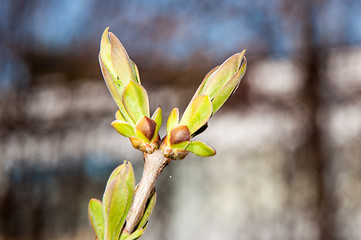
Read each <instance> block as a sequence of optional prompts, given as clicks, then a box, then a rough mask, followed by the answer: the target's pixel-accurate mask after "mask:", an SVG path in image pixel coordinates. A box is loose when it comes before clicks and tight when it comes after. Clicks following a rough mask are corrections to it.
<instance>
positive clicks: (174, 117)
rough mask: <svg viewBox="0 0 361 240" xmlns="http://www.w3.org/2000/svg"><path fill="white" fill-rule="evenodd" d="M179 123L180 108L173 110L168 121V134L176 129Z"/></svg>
mask: <svg viewBox="0 0 361 240" xmlns="http://www.w3.org/2000/svg"><path fill="white" fill-rule="evenodd" d="M178 122H179V110H178V108H173V110H172V111H171V112H170V114H169V117H168V121H167V134H168V133H169V132H170V130H171V129H172V128H173V127H175V126H176V125H177V124H178Z"/></svg>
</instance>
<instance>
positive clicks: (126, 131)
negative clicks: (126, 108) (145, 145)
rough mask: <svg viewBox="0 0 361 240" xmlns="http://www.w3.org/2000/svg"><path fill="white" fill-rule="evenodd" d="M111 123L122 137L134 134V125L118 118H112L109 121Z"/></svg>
mask: <svg viewBox="0 0 361 240" xmlns="http://www.w3.org/2000/svg"><path fill="white" fill-rule="evenodd" d="M111 125H112V126H113V127H114V128H115V130H117V131H118V133H120V134H121V135H123V136H124V137H134V136H135V132H134V127H133V126H132V125H130V124H129V123H127V122H123V121H120V120H114V121H113V122H112V123H111Z"/></svg>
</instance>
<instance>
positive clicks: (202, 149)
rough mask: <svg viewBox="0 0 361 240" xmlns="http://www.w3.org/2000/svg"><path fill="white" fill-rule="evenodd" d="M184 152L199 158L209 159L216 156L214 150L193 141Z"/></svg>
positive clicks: (202, 143)
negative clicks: (186, 151)
mask: <svg viewBox="0 0 361 240" xmlns="http://www.w3.org/2000/svg"><path fill="white" fill-rule="evenodd" d="M186 150H188V151H190V152H191V153H193V154H195V155H198V156H200V157H209V156H213V155H215V154H216V150H215V149H214V148H212V147H211V146H209V145H207V144H205V143H204V142H199V141H193V142H190V143H189V144H188V146H187V147H186Z"/></svg>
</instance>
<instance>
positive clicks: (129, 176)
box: [121, 161, 135, 222]
mask: <svg viewBox="0 0 361 240" xmlns="http://www.w3.org/2000/svg"><path fill="white" fill-rule="evenodd" d="M125 163H126V170H127V171H126V177H125V183H126V185H127V189H128V195H127V196H128V199H127V205H126V207H125V212H124V215H123V218H122V219H121V222H125V220H126V217H127V215H128V212H129V209H130V207H131V205H132V203H133V196H134V186H135V177H134V170H133V166H132V164H131V163H130V162H129V161H125Z"/></svg>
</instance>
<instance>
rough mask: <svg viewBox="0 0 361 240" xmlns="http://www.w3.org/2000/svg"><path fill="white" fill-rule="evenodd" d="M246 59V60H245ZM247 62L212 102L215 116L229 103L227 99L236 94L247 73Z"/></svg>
mask: <svg viewBox="0 0 361 240" xmlns="http://www.w3.org/2000/svg"><path fill="white" fill-rule="evenodd" d="M244 59H246V58H244ZM246 65H247V61H246V60H244V63H243V64H242V67H241V69H240V70H239V71H238V72H237V73H236V74H235V75H234V76H233V77H232V78H231V79H230V80H229V81H228V82H227V83H226V84H225V85H224V86H223V88H222V89H221V90H220V91H219V92H218V94H217V95H216V96H215V97H214V99H213V100H212V105H213V114H215V113H216V112H217V111H218V109H220V108H221V106H222V105H223V104H224V103H225V102H226V101H227V99H228V98H229V97H230V96H231V95H232V93H234V91H235V90H236V89H237V88H238V85H239V83H240V82H241V79H242V77H243V75H244V73H245V66H246Z"/></svg>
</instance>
